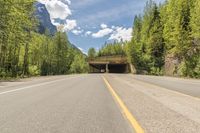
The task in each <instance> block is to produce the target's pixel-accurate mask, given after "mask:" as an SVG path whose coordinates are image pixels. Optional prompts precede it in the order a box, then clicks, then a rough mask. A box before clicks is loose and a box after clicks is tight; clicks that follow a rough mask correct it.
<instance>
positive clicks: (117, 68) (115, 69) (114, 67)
mask: <svg viewBox="0 0 200 133" xmlns="http://www.w3.org/2000/svg"><path fill="white" fill-rule="evenodd" d="M127 65H128V64H109V65H108V70H109V73H127V72H128V68H127V67H128V66H127Z"/></svg>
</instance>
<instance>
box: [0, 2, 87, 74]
mask: <svg viewBox="0 0 200 133" xmlns="http://www.w3.org/2000/svg"><path fill="white" fill-rule="evenodd" d="M34 2H35V0H20V1H17V0H14V1H13V0H4V1H1V2H0V78H10V77H13V78H17V77H29V76H37V75H61V74H70V73H85V72H87V71H88V65H87V62H86V55H84V54H83V53H82V52H81V51H80V50H78V49H77V48H74V47H72V45H71V43H70V42H69V40H68V38H67V35H66V33H64V32H61V31H58V32H57V33H56V34H55V35H51V34H50V33H49V32H48V30H46V32H45V33H44V34H40V33H39V32H38V27H39V26H38V25H39V23H38V20H37V19H36V17H35V15H34V11H35V8H34Z"/></svg>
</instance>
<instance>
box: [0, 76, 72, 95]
mask: <svg viewBox="0 0 200 133" xmlns="http://www.w3.org/2000/svg"><path fill="white" fill-rule="evenodd" d="M72 78H76V77H69V78H65V79H59V80H54V81H50V82H45V83H40V84H36V85H31V86H27V87H22V88H18V89H14V90H9V91H4V92H0V95H3V94H7V93H11V92H16V91H22V90H25V89H30V88H33V87H38V86H43V85H47V84H51V83H54V82H57V81H63V80H67V79H72Z"/></svg>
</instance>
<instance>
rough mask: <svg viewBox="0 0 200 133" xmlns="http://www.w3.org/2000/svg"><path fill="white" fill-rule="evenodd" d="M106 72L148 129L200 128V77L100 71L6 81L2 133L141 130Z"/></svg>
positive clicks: (180, 131)
mask: <svg viewBox="0 0 200 133" xmlns="http://www.w3.org/2000/svg"><path fill="white" fill-rule="evenodd" d="M102 76H104V77H105V79H107V81H108V83H109V84H110V86H111V87H112V88H113V90H114V91H115V92H116V94H118V96H119V98H120V99H121V100H122V102H123V103H124V105H125V106H126V107H127V108H128V111H129V112H130V113H131V115H132V116H133V117H134V118H135V119H136V121H137V122H138V124H139V125H140V126H141V127H142V128H143V130H144V131H145V133H198V132H199V131H200V99H199V98H196V97H197V96H198V95H197V94H199V87H198V85H199V84H200V81H199V80H185V79H177V78H163V77H149V76H137V77H136V76H133V75H129V74H127V75H126V74H125V75H123V74H122V75H118V74H106V75H96V74H95V75H72V76H55V77H40V78H33V79H27V80H23V81H21V82H13V83H9V82H8V83H1V84H0V133H133V132H136V131H135V130H133V128H135V129H136V128H137V126H134V125H131V123H130V121H129V120H128V119H126V112H127V111H124V110H123V108H121V106H120V104H118V103H117V100H114V98H113V96H112V94H111V93H110V91H109V89H108V87H107V86H106V84H105V82H104V80H103V79H102ZM138 80H139V81H138ZM141 81H142V82H141ZM168 82H170V83H171V84H169V85H168V84H167V83H168ZM152 83H153V84H152ZM154 84H157V85H156V86H155V85H154ZM159 86H161V87H159ZM177 86H178V87H177ZM176 91H179V92H181V93H185V94H189V93H190V95H191V96H187V95H182V94H181V93H176ZM188 92H189V93H188ZM193 96H195V97H193ZM138 133H139V132H138Z"/></svg>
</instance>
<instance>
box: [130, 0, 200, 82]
mask: <svg viewBox="0 0 200 133" xmlns="http://www.w3.org/2000/svg"><path fill="white" fill-rule="evenodd" d="M199 22H200V1H199V0H189V1H188V0H169V1H166V2H165V3H164V4H162V5H160V6H159V7H158V6H157V5H156V4H155V2H153V1H152V0H149V1H148V2H147V5H146V7H145V10H144V15H143V16H136V17H135V19H134V24H133V37H132V40H131V42H129V43H128V44H127V46H126V53H127V57H128V60H129V62H130V63H132V64H133V65H134V66H135V68H136V70H137V73H148V74H154V75H162V74H164V71H167V70H164V68H165V67H164V66H165V63H166V62H165V59H166V58H167V57H168V55H173V59H177V60H178V62H177V61H176V64H174V65H175V66H176V69H175V72H174V73H173V74H176V75H182V76H188V77H195V78H199V77H200V74H199V73H200V69H199V62H200V23H199ZM171 62H173V60H172V59H171Z"/></svg>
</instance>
